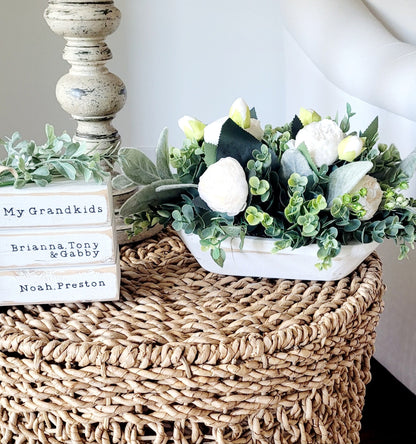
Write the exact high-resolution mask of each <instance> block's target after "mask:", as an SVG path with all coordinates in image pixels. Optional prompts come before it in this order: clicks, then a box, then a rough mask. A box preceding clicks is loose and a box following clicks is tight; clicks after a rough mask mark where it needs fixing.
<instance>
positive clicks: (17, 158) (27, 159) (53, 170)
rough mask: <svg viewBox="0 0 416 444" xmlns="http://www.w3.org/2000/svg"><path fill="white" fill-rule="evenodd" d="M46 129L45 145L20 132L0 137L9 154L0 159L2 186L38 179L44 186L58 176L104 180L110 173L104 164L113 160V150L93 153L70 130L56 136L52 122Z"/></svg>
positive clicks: (0, 184)
mask: <svg viewBox="0 0 416 444" xmlns="http://www.w3.org/2000/svg"><path fill="white" fill-rule="evenodd" d="M45 129H46V137H47V141H46V142H45V144H43V145H37V144H36V143H35V142H33V141H26V140H21V138H20V135H19V133H17V132H15V133H14V134H13V135H12V136H11V138H8V139H6V140H0V146H3V147H4V149H5V150H6V154H7V156H6V158H5V159H4V160H2V161H1V163H0V186H8V185H13V186H14V187H16V188H22V187H24V186H25V185H26V184H28V183H35V184H36V185H39V186H42V187H44V186H46V185H47V184H48V183H50V182H52V181H53V180H54V179H56V178H66V179H71V180H75V179H77V178H83V179H84V180H85V181H87V182H88V181H89V180H90V179H93V180H95V181H96V182H98V183H101V182H102V181H103V180H104V178H105V177H107V176H108V175H109V173H108V172H106V171H105V169H104V167H103V164H105V162H106V161H107V162H110V159H111V156H112V155H114V153H113V150H109V151H108V152H107V153H104V154H101V153H99V152H94V153H90V152H88V151H87V148H86V146H85V145H83V144H80V143H78V142H73V141H72V139H71V137H70V136H69V135H68V134H66V133H64V134H62V135H61V136H56V135H55V132H54V128H53V127H52V126H51V125H46V128H45Z"/></svg>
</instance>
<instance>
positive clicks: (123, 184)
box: [111, 174, 134, 190]
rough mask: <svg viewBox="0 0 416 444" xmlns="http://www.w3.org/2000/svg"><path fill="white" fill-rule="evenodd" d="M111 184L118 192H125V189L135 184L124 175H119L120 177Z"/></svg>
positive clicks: (115, 178)
mask: <svg viewBox="0 0 416 444" xmlns="http://www.w3.org/2000/svg"><path fill="white" fill-rule="evenodd" d="M111 184H112V186H113V188H115V189H116V190H124V189H125V188H128V187H131V186H133V185H134V183H133V182H132V181H131V180H130V179H129V178H128V177H126V176H125V175H124V174H119V175H118V176H115V177H113V179H112V180H111Z"/></svg>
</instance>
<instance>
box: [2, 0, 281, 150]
mask: <svg viewBox="0 0 416 444" xmlns="http://www.w3.org/2000/svg"><path fill="white" fill-rule="evenodd" d="M115 5H116V6H117V7H118V8H119V9H120V10H121V12H122V22H121V25H120V27H119V29H118V30H117V31H116V33H115V34H113V35H112V36H110V37H109V38H108V39H107V42H108V45H109V47H110V49H111V50H112V52H113V60H111V61H110V62H109V63H108V67H109V69H110V70H111V71H112V72H114V73H115V74H117V75H118V76H119V77H120V78H121V79H122V80H123V81H124V82H125V84H126V86H127V103H126V105H125V107H124V108H123V110H121V111H120V112H119V114H118V115H117V117H116V119H115V126H116V127H117V129H118V130H119V132H120V134H121V136H122V140H123V144H124V145H128V146H139V147H151V148H150V151H149V153H150V154H152V153H153V147H154V146H155V144H156V141H157V139H158V136H159V133H160V131H161V130H162V128H164V127H165V126H167V127H168V128H169V132H170V141H171V143H172V144H175V145H180V144H181V143H182V138H183V137H182V134H181V132H180V130H179V129H178V127H177V120H178V119H179V118H180V117H182V116H183V115H185V114H190V115H194V116H196V117H198V118H200V119H201V120H204V121H206V122H207V123H208V122H209V121H211V120H214V119H216V118H218V117H221V116H222V115H224V114H226V113H227V112H228V109H229V106H230V105H231V103H232V102H233V100H234V99H235V98H237V97H239V96H242V97H244V98H245V99H246V101H247V102H248V103H249V104H250V105H251V106H256V109H257V111H258V114H259V118H260V119H261V120H262V121H263V122H278V123H281V121H282V120H284V115H283V111H284V104H283V102H282V100H283V99H282V97H283V88H284V86H283V84H284V79H283V78H282V75H283V71H282V70H281V65H282V63H283V61H282V53H281V48H282V33H281V23H280V21H279V14H278V12H277V5H276V2H275V1H274V0H260V1H259V2H253V1H251V0H227V1H223V0H211V1H209V2H207V1H204V0H175V1H171V0H158V1H152V0H140V1H139V0H134V1H133V0H116V1H115ZM46 6H47V1H46V0H30V1H27V0H2V14H1V16H0V57H1V60H2V70H1V71H0V137H1V136H8V135H11V133H12V132H13V131H15V130H16V129H19V130H20V132H21V133H22V135H23V136H24V137H26V138H33V139H35V140H39V141H43V128H44V124H45V123H46V122H48V123H51V124H53V125H54V126H55V127H56V129H57V131H59V132H60V131H62V130H64V129H66V130H67V131H68V132H69V133H70V134H72V133H73V132H74V130H75V124H74V122H73V121H72V119H71V118H70V117H69V116H68V115H67V114H66V113H65V112H64V111H62V110H61V108H60V106H59V105H58V103H57V102H56V99H55V85H56V82H57V80H58V79H59V78H60V77H61V76H62V75H63V74H65V73H66V72H67V71H68V68H69V65H68V64H67V63H66V62H65V61H64V60H62V55H61V54H62V49H63V47H64V44H65V42H64V39H63V38H61V37H59V36H57V35H55V34H54V33H53V32H52V31H51V30H50V29H49V27H48V26H47V24H46V22H45V21H44V19H43V11H44V9H45V8H46Z"/></svg>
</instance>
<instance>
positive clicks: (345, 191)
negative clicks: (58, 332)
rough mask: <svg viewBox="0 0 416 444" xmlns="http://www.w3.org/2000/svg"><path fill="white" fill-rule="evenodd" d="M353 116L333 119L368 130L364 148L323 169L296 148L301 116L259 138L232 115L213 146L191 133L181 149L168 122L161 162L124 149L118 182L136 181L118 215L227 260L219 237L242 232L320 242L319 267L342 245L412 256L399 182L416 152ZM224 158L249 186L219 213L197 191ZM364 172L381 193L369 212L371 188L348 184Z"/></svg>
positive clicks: (415, 217) (407, 202) (409, 212)
mask: <svg viewBox="0 0 416 444" xmlns="http://www.w3.org/2000/svg"><path fill="white" fill-rule="evenodd" d="M252 112H253V111H252ZM353 116H354V113H352V111H351V107H350V106H349V105H347V112H346V115H345V117H343V119H342V120H341V122H340V123H339V124H338V119H337V118H335V119H334V121H336V122H337V124H338V125H339V127H340V128H341V130H342V131H343V133H344V134H345V135H346V134H349V135H357V136H360V137H361V138H362V140H363V141H364V146H363V150H362V152H361V153H360V154H359V155H358V156H357V157H356V158H355V159H354V161H351V162H349V161H346V160H340V159H337V160H336V161H335V162H334V163H332V164H331V165H329V166H328V165H326V164H323V165H321V166H320V167H318V166H317V165H316V164H315V162H314V161H313V160H312V158H311V155H310V153H309V150H308V148H307V146H306V145H305V144H301V145H300V146H298V147H297V148H296V149H293V148H292V149H291V148H290V141H291V140H293V139H295V138H296V135H297V133H298V132H299V131H300V130H301V129H302V128H303V126H304V125H303V124H302V122H301V120H300V118H299V117H298V116H295V118H294V119H293V120H292V121H291V122H290V123H287V124H285V125H283V126H280V127H272V126H271V125H266V127H265V129H264V135H263V138H262V140H261V141H259V140H257V139H255V138H254V137H252V136H251V135H250V134H248V133H247V132H246V131H245V130H244V129H242V128H241V127H240V126H239V125H237V124H236V123H235V122H234V121H233V120H231V119H228V120H227V121H226V122H225V124H224V125H223V127H222V131H221V135H220V138H219V141H218V144H217V145H213V144H211V143H207V142H205V141H204V140H203V139H202V140H199V141H197V140H196V139H192V138H187V139H186V140H185V142H184V145H183V147H182V148H181V149H178V148H170V147H169V145H168V140H167V130H166V129H164V130H163V131H162V134H161V136H160V139H159V142H158V145H157V149H156V163H153V162H152V161H151V160H150V159H149V158H147V157H146V156H145V155H144V154H143V153H142V152H141V151H139V150H137V149H135V148H122V149H121V150H120V152H119V163H120V166H121V170H122V174H121V175H119V176H117V177H116V178H115V179H114V180H113V185H114V186H115V187H116V188H124V187H126V186H131V185H138V186H139V188H138V190H137V192H136V193H135V194H134V195H133V196H132V197H131V198H130V199H129V200H128V201H127V202H126V203H125V204H124V205H123V207H122V208H121V212H120V213H121V215H122V216H124V217H125V220H126V222H127V223H128V224H129V225H130V226H131V234H138V233H140V232H142V231H144V230H147V229H149V228H151V227H153V226H155V225H156V224H162V225H164V226H166V225H168V224H171V225H172V226H173V228H174V229H175V230H184V232H185V233H195V234H197V235H198V236H199V237H200V243H201V247H202V248H203V249H206V250H210V252H211V256H212V258H213V259H214V260H215V262H216V263H218V264H219V265H221V266H222V265H223V263H224V260H226V257H225V252H224V250H223V249H222V248H221V243H222V242H223V241H224V240H225V239H227V238H230V237H237V238H240V239H241V242H240V247H242V248H243V247H244V238H245V236H246V235H250V236H262V237H270V238H273V239H274V240H275V243H274V250H273V251H275V252H277V251H279V250H281V249H284V248H298V247H301V246H305V245H309V244H312V243H316V244H317V245H318V246H319V251H318V260H319V262H318V264H317V267H318V268H319V269H326V268H328V267H330V266H331V260H332V259H333V258H334V257H335V256H336V255H337V254H338V253H339V252H340V249H341V246H342V245H346V244H350V243H352V242H360V243H369V242H372V241H375V242H382V241H383V240H384V239H394V240H395V241H396V242H397V243H398V245H399V247H400V254H399V258H400V259H401V258H403V257H406V255H407V253H408V251H409V249H410V248H411V247H412V246H413V243H414V241H415V236H416V235H415V224H416V212H415V208H416V204H415V200H413V199H411V198H408V197H405V196H404V195H403V190H405V189H407V188H408V184H409V180H410V178H411V176H412V175H413V173H414V171H415V168H416V154H415V152H413V153H411V154H410V155H409V156H408V157H407V158H406V159H404V160H402V159H401V157H400V153H399V151H398V150H397V148H396V147H395V146H394V145H390V146H387V145H385V144H377V140H378V120H377V118H376V119H374V120H373V121H372V122H371V123H370V125H369V126H368V128H367V129H366V130H365V131H363V132H360V131H358V132H357V131H351V130H350V127H351V123H350V120H351V118H352V117H353ZM228 156H231V157H233V158H235V159H237V160H238V162H239V163H240V164H241V166H242V167H243V168H244V171H245V173H246V177H247V182H248V188H249V192H248V198H247V204H246V207H245V209H244V210H243V211H242V212H241V213H239V214H237V215H236V216H229V215H227V214H226V213H221V212H216V211H213V210H212V209H210V208H209V207H208V205H207V204H206V203H205V202H204V201H203V200H202V199H201V197H200V196H199V192H198V183H199V179H200V177H201V175H202V174H203V173H204V172H205V171H206V170H207V168H208V167H209V166H210V165H212V164H214V163H215V162H217V161H218V160H219V159H222V158H224V157H228ZM171 167H173V168H174V170H175V172H172V170H171ZM365 175H370V176H372V177H374V178H376V179H377V181H378V183H379V185H380V187H381V190H382V192H383V198H382V202H381V204H380V205H379V207H378V210H377V211H376V213H375V214H374V216H373V217H371V219H369V220H365V218H364V216H365V214H366V210H365V209H364V207H363V205H361V203H360V198H361V197H365V196H366V194H367V192H368V190H367V189H365V188H362V189H359V190H358V191H355V192H352V188H353V187H354V185H355V184H356V183H357V182H358V181H359V180H360V179H361V178H363V177H364V176H365ZM224 193H227V190H224Z"/></svg>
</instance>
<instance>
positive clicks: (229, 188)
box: [198, 157, 248, 216]
mask: <svg viewBox="0 0 416 444" xmlns="http://www.w3.org/2000/svg"><path fill="white" fill-rule="evenodd" d="M198 192H199V196H200V197H201V199H202V200H203V201H204V202H205V203H206V204H207V205H208V206H209V208H211V210H213V211H219V212H220V213H227V215H228V216H236V215H237V214H238V213H241V211H243V210H244V209H245V207H246V204H247V196H248V184H247V179H246V174H245V172H244V170H243V167H242V166H241V165H240V164H239V163H238V161H237V160H235V159H234V158H232V157H225V158H223V159H220V160H219V161H218V162H215V163H213V164H212V165H210V166H209V167H208V169H207V170H206V171H205V173H204V174H203V175H202V176H201V177H200V178H199V184H198Z"/></svg>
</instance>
